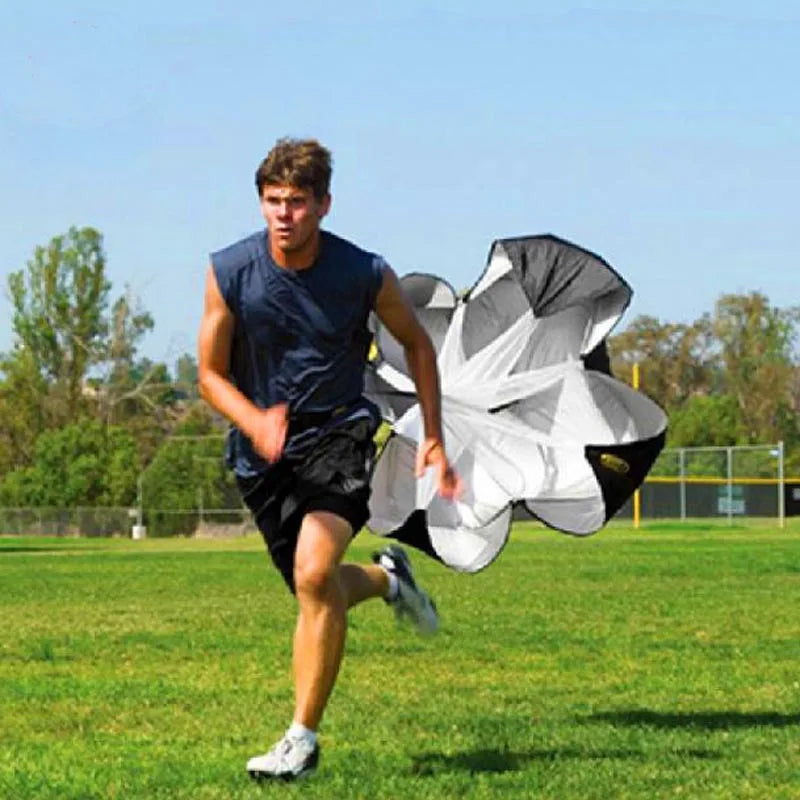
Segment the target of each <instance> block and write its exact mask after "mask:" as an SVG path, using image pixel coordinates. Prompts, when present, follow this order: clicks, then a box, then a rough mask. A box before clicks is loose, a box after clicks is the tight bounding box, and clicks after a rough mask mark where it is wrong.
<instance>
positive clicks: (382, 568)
mask: <svg viewBox="0 0 800 800" xmlns="http://www.w3.org/2000/svg"><path fill="white" fill-rule="evenodd" d="M330 176H331V159H330V153H329V152H328V151H327V150H326V149H325V148H323V147H322V146H321V145H319V143H318V142H316V141H313V140H294V139H282V140H279V141H278V142H277V144H276V145H275V147H274V148H273V149H272V150H271V151H270V153H269V154H268V156H267V157H266V158H265V159H264V161H263V162H262V163H261V165H260V166H259V168H258V170H257V172H256V188H257V190H258V196H259V200H260V204H261V211H262V214H263V216H264V219H265V221H266V224H267V230H266V231H263V230H261V231H259V232H257V233H255V234H253V235H251V236H249V237H247V238H245V239H243V240H241V241H239V242H236V243H235V244H233V245H231V246H230V247H228V248H225V249H224V250H221V251H219V252H217V253H214V254H213V255H212V257H211V264H210V267H209V269H208V274H207V278H206V289H205V310H204V314H203V319H202V323H201V326H200V335H199V384H200V391H201V394H202V396H203V397H204V398H205V400H206V401H207V402H208V403H210V405H212V406H213V407H214V408H215V409H217V410H218V411H219V412H220V413H222V414H223V415H224V416H226V417H227V418H228V419H229V420H230V421H231V423H232V428H231V434H230V436H229V440H228V461H229V463H230V464H231V465H232V467H233V468H234V470H235V473H236V476H237V481H238V484H239V487H240V489H241V491H242V495H243V497H244V500H245V502H246V503H247V505H248V506H249V508H250V509H251V510H252V512H253V514H254V517H255V519H256V522H257V524H258V526H259V529H260V530H261V533H262V535H263V537H264V540H265V543H266V545H267V548H268V550H269V553H270V555H271V557H272V559H273V561H274V563H275V565H276V566H277V568H278V569H279V570H280V571H281V574H282V575H283V578H284V580H285V582H286V584H287V586H288V587H289V589H290V590H291V591H292V592H293V593H294V594H295V595H296V598H297V604H298V615H297V626H296V629H295V634H294V644H293V660H292V663H293V673H294V682H295V709H294V719H293V721H292V724H291V726H290V727H289V729H288V730H287V732H286V734H285V735H284V737H283V738H282V739H281V740H280V741H279V742H278V743H277V744H276V745H275V746H274V747H273V748H272V749H271V750H270V751H269V752H268V753H266V754H265V755H262V756H256V757H254V758H252V759H250V761H249V762H248V764H247V770H248V772H249V773H250V775H251V776H253V777H254V778H283V779H292V778H297V777H301V776H303V775H306V774H308V773H309V772H311V771H313V770H314V768H315V767H316V765H317V761H318V758H319V746H318V744H317V735H316V732H317V729H318V726H319V724H320V721H321V719H322V715H323V712H324V709H325V706H326V703H327V701H328V698H329V696H330V693H331V691H332V689H333V685H334V682H335V680H336V675H337V672H338V669H339V664H340V661H341V658H342V651H343V647H344V640H345V629H346V612H347V609H348V608H350V607H352V606H354V605H356V604H357V603H360V602H362V601H364V600H367V599H369V598H373V597H382V598H384V599H385V600H386V601H387V602H388V603H390V605H392V606H393V607H394V610H395V613H396V615H397V616H398V618H409V619H411V620H412V621H413V622H414V624H415V625H416V627H417V628H418V629H419V630H421V631H423V632H433V631H434V630H436V627H437V625H438V617H437V614H436V609H435V606H434V604H433V602H432V601H431V600H430V598H429V597H428V596H427V594H426V593H425V592H424V591H422V590H421V589H420V588H419V587H417V585H416V583H415V581H414V578H413V575H412V572H411V566H410V563H409V561H408V557H407V556H406V554H405V552H404V551H403V550H402V549H401V548H399V547H397V546H390V547H387V548H385V549H384V550H382V551H381V552H380V553H376V554H375V555H374V556H373V561H374V562H375V563H373V564H369V565H356V564H343V563H341V560H342V557H343V555H344V553H345V550H346V548H347V545H348V544H349V542H350V540H351V538H352V537H353V535H354V534H355V533H357V532H358V530H359V529H360V528H361V527H362V526H363V524H364V523H365V522H366V520H367V518H368V509H367V502H368V499H369V478H370V471H371V467H372V458H373V455H374V445H373V436H374V433H375V431H376V430H377V427H378V425H379V422H380V418H379V414H378V410H377V408H376V407H375V406H374V405H373V404H372V403H370V402H369V401H367V400H366V399H365V398H364V397H363V396H362V392H363V371H364V366H365V362H366V358H367V353H368V349H369V345H370V341H371V337H370V333H369V330H368V328H367V321H368V316H369V314H370V313H371V312H372V311H374V312H375V313H376V314H377V315H378V317H379V319H380V320H381V321H382V323H383V324H384V325H386V327H387V329H388V330H389V331H390V332H391V333H392V334H393V335H394V337H395V338H396V339H397V340H398V341H399V342H400V343H401V344H402V346H403V347H404V349H405V355H406V358H407V360H408V364H409V369H410V372H411V374H412V376H413V378H414V382H415V384H416V387H417V393H418V397H419V402H420V406H421V409H422V415H423V420H424V429H425V438H424V441H423V442H422V444H421V446H420V448H419V451H418V456H417V465H416V466H417V474H418V475H421V474H422V473H423V472H424V470H425V469H427V468H428V467H433V468H434V469H435V470H436V472H437V480H438V487H439V491H440V493H441V494H442V495H443V496H444V497H447V498H451V499H452V498H453V497H454V496H455V495H456V494H457V493H458V492H459V491H460V483H459V478H458V477H457V475H456V474H455V473H454V471H453V470H452V469H451V467H450V464H449V463H448V460H447V457H446V455H445V450H444V443H443V440H442V429H441V419H440V395H439V377H438V373H437V369H436V358H435V352H434V349H433V346H432V344H431V342H430V339H429V338H428V336H427V334H426V333H425V331H424V330H423V328H422V327H421V326H420V324H419V323H418V322H417V320H416V318H415V316H414V313H413V311H412V309H411V307H410V306H409V304H408V302H407V301H406V299H405V298H404V296H403V293H402V291H401V289H400V285H399V282H398V279H397V276H396V275H395V274H394V272H393V271H392V270H391V269H390V268H389V266H388V265H387V264H386V263H385V262H384V261H383V259H382V258H380V256H377V255H375V254H372V253H367V252H365V251H364V250H361V249H360V248H358V247H356V246H355V245H353V244H351V243H350V242H347V241H345V240H344V239H341V238H339V237H337V236H334V235H333V234H331V233H328V232H327V231H323V230H321V228H320V224H321V222H322V220H323V218H324V217H325V215H326V214H327V213H328V210H329V209H330V205H331V195H330Z"/></svg>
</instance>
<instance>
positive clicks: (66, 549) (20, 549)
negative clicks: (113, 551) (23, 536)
mask: <svg viewBox="0 0 800 800" xmlns="http://www.w3.org/2000/svg"><path fill="white" fill-rule="evenodd" d="M99 549H100V548H98V547H87V546H85V545H82V546H80V547H70V546H69V545H67V546H63V547H59V546H55V547H48V546H45V547H36V546H35V545H34V546H31V547H26V546H25V545H14V546H13V547H3V545H1V544H0V556H2V555H4V554H5V553H86V552H89V551H90V550H99Z"/></svg>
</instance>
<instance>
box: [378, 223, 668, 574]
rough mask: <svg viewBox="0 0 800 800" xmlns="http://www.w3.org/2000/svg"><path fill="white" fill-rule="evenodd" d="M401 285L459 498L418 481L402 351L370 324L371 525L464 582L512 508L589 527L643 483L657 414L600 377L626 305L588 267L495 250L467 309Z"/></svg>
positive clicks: (660, 438) (411, 391) (429, 478)
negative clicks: (461, 574)
mask: <svg viewBox="0 0 800 800" xmlns="http://www.w3.org/2000/svg"><path fill="white" fill-rule="evenodd" d="M401 283H402V287H403V289H404V291H405V293H406V295H407V297H408V298H409V299H410V301H411V303H412V305H413V306H414V308H415V311H416V313H417V316H418V318H419V320H420V322H421V323H422V325H423V326H424V327H425V329H426V330H427V331H428V334H429V335H430V337H431V340H432V341H433V344H434V347H435V349H436V352H437V360H438V366H439V373H440V379H441V392H442V424H443V428H444V436H445V443H446V446H447V453H448V456H449V458H450V461H451V463H452V464H453V466H454V467H455V469H456V470H457V471H458V473H459V474H460V475H461V478H462V481H463V485H464V489H463V493H462V496H461V497H460V498H459V499H458V500H457V501H455V502H453V501H449V500H445V499H443V498H441V497H440V496H439V495H438V494H437V492H436V485H435V476H434V475H433V474H432V472H433V471H432V470H429V471H428V474H426V476H425V477H424V478H422V479H419V480H417V479H416V478H415V476H414V461H415V456H416V450H417V446H418V443H419V442H420V441H421V440H422V438H423V436H424V431H423V429H422V420H421V415H420V408H419V406H418V404H417V401H416V394H415V387H414V384H413V382H412V380H411V378H410V377H409V375H408V370H407V367H406V363H405V358H404V353H403V349H402V347H401V346H400V344H399V343H398V342H397V341H396V340H395V339H394V338H393V337H392V336H391V334H390V333H389V332H388V331H387V330H386V328H384V327H383V326H381V325H380V324H379V323H378V322H375V330H376V333H375V341H376V344H377V357H376V358H375V359H374V360H373V361H372V362H371V363H370V365H369V366H368V370H367V375H366V390H367V394H368V396H369V397H370V398H371V399H372V400H373V401H374V402H376V403H377V404H378V406H379V407H380V408H381V412H382V414H383V416H384V418H385V419H386V420H387V421H388V422H390V423H391V425H392V433H391V435H390V437H389V439H388V440H387V442H386V445H385V447H384V449H383V451H382V453H381V456H380V458H379V460H378V463H377V465H376V468H375V472H374V475H373V481H372V500H371V504H370V513H371V518H370V520H369V522H368V525H369V527H370V528H371V529H372V530H373V531H374V532H375V533H378V534H380V535H387V536H391V537H393V538H396V539H398V540H399V541H402V542H405V543H406V544H409V545H412V546H414V547H417V548H419V549H421V550H423V551H424V552H426V553H428V554H429V555H431V556H433V557H435V558H437V559H439V560H440V561H442V562H444V563H445V564H447V565H448V566H450V567H452V568H454V569H458V570H462V571H466V572H476V571H478V570H480V569H482V568H483V567H485V566H487V565H488V564H489V563H491V562H492V561H493V560H494V559H495V558H496V557H497V555H498V554H499V553H500V551H501V550H502V548H503V546H504V545H505V542H506V540H507V538H508V534H509V531H510V526H511V515H512V506H513V505H514V504H515V503H523V504H524V505H525V506H526V507H527V509H528V511H529V512H530V513H531V514H533V515H534V516H535V517H537V518H539V519H540V520H542V521H543V522H544V523H546V524H547V525H549V526H550V527H552V528H555V529H558V530H561V531H564V532H566V533H571V534H577V535H586V534H590V533H594V532H595V531H597V530H599V529H600V528H601V527H602V526H603V525H605V523H606V522H607V521H608V520H609V519H610V518H611V517H612V516H613V515H614V514H615V513H616V512H617V511H618V510H619V508H620V507H621V506H622V505H623V504H624V503H625V501H626V500H627V499H628V498H629V497H630V496H631V494H632V493H633V492H634V491H635V489H636V488H637V487H638V486H639V485H640V484H641V482H642V481H643V480H644V478H645V475H646V474H647V471H648V470H649V468H650V466H651V465H652V463H653V461H654V460H655V458H656V456H657V455H658V453H659V452H660V450H661V448H662V447H663V444H664V435H665V430H666V424H667V420H666V416H665V414H664V412H663V411H662V410H661V408H659V407H658V406H657V405H656V404H655V403H654V402H653V401H651V400H650V399H648V398H647V397H645V396H644V395H643V394H640V393H639V392H636V391H634V390H633V389H631V388H630V387H628V386H626V385H625V384H623V383H621V382H620V381H617V380H615V379H614V378H613V377H611V375H610V374H607V373H608V372H609V370H608V358H607V356H606V355H605V343H604V340H605V337H606V336H607V335H608V333H609V332H610V331H611V330H612V328H613V327H614V325H615V324H616V323H617V321H618V320H619V318H620V317H621V315H622V313H623V312H624V310H625V308H626V307H627V306H628V304H629V302H630V299H631V295H632V292H631V289H630V287H629V286H628V284H627V283H626V282H625V281H624V280H623V279H622V278H621V277H620V276H619V275H618V274H617V273H616V272H615V271H614V270H613V269H612V268H611V267H610V266H609V265H608V264H607V263H606V262H605V261H604V260H603V259H602V258H600V257H599V256H597V255H595V254H593V253H590V252H588V251H587V250H584V249H582V248H580V247H578V246H576V245H574V244H571V243H569V242H566V241H564V240H561V239H558V238H556V237H554V236H550V235H544V236H531V237H525V238H515V239H503V240H498V241H496V242H494V243H493V245H492V247H491V249H490V253H489V260H488V264H487V267H486V269H485V271H484V273H483V275H481V277H480V278H479V279H478V281H477V283H476V284H475V286H474V287H473V288H472V289H471V290H470V291H469V293H468V294H467V295H466V296H465V297H463V298H458V297H456V294H455V292H454V291H453V290H452V288H451V287H450V286H449V285H448V284H447V283H446V282H445V281H443V280H441V279H440V278H436V277H434V276H432V275H423V274H413V275H408V276H405V277H404V278H403V279H402V281H401Z"/></svg>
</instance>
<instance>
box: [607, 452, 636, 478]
mask: <svg viewBox="0 0 800 800" xmlns="http://www.w3.org/2000/svg"><path fill="white" fill-rule="evenodd" d="M600 463H601V464H602V465H603V466H604V467H605V468H606V469H610V470H611V471H612V472H618V473H619V474H620V475H627V474H628V472H630V469H631V467H630V464H628V462H627V461H625V459H623V458H620V457H619V456H615V455H614V454H613V453H602V454H601V456H600Z"/></svg>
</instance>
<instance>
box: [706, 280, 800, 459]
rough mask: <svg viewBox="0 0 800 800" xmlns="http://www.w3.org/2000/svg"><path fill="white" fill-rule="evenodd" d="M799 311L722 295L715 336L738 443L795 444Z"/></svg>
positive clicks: (753, 297)
mask: <svg viewBox="0 0 800 800" xmlns="http://www.w3.org/2000/svg"><path fill="white" fill-rule="evenodd" d="M799 321H800V309H798V308H789V309H779V308H775V307H773V306H771V305H770V303H769V300H768V299H767V298H766V297H765V296H764V295H763V294H761V293H759V292H751V293H750V294H747V295H731V294H728V295H722V296H721V297H720V298H719V300H718V301H717V304H716V308H715V311H714V323H713V328H714V335H715V337H716V339H717V341H718V342H719V345H720V350H721V359H722V364H723V366H724V372H723V376H724V377H723V388H724V391H725V392H726V393H727V394H730V395H731V396H732V397H734V398H735V400H736V404H737V406H738V409H739V429H738V431H737V439H738V441H739V443H755V442H759V441H760V442H776V441H779V440H781V439H783V440H784V441H787V443H791V444H792V445H794V444H795V443H798V442H799V441H800V430H799V429H798V423H797V415H796V413H795V409H794V398H793V388H794V381H795V379H796V377H795V376H796V368H797V365H796V364H795V363H794V349H793V347H794V341H795V338H796V326H797V324H798V322H799Z"/></svg>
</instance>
